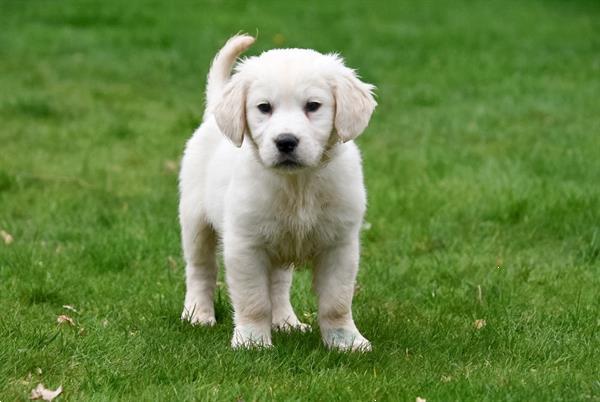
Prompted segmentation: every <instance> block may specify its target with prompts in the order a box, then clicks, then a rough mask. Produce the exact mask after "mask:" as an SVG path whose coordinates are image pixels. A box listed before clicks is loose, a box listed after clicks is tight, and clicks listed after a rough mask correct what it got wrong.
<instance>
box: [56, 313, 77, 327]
mask: <svg viewBox="0 0 600 402" xmlns="http://www.w3.org/2000/svg"><path fill="white" fill-rule="evenodd" d="M56 322H58V323H59V324H64V323H67V324H69V325H73V326H75V321H73V319H72V318H71V317H69V316H68V315H64V314H62V315H59V316H58V317H57V318H56Z"/></svg>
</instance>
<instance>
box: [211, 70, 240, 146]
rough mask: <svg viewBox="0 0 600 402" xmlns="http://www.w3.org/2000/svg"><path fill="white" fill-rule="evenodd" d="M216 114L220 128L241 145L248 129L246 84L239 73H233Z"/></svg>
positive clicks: (216, 108) (235, 142)
mask: <svg viewBox="0 0 600 402" xmlns="http://www.w3.org/2000/svg"><path fill="white" fill-rule="evenodd" d="M214 115H215V120H216V121H217V126H219V130H221V132H222V133H223V134H225V136H226V137H227V138H229V139H230V140H231V142H233V144H234V145H235V146H236V147H238V148H239V147H241V146H242V141H243V140H244V133H245V131H246V86H245V84H244V80H243V79H242V78H241V77H240V75H239V74H235V75H233V76H232V77H231V79H230V80H229V82H228V83H227V84H226V85H225V88H224V89H223V95H222V97H221V100H220V101H219V103H218V104H217V106H216V107H215V110H214Z"/></svg>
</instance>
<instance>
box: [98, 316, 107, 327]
mask: <svg viewBox="0 0 600 402" xmlns="http://www.w3.org/2000/svg"><path fill="white" fill-rule="evenodd" d="M100 323H101V324H102V326H103V327H104V328H106V327H108V320H107V319H106V318H105V319H103V320H102V321H101V322H100Z"/></svg>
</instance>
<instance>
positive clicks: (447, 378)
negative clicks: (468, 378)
mask: <svg viewBox="0 0 600 402" xmlns="http://www.w3.org/2000/svg"><path fill="white" fill-rule="evenodd" d="M450 381H452V376H451V375H443V374H442V382H450Z"/></svg>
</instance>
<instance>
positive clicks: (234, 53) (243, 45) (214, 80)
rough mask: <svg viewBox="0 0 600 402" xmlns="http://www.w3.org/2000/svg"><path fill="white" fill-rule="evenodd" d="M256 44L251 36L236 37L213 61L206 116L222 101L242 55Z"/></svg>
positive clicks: (208, 84)
mask: <svg viewBox="0 0 600 402" xmlns="http://www.w3.org/2000/svg"><path fill="white" fill-rule="evenodd" d="M253 43H254V38H253V37H252V36H249V35H235V36H233V37H231V38H230V39H229V40H228V41H227V43H225V46H223V48H222V49H221V50H219V53H217V55H216V56H215V58H214V59H213V62H212V65H211V66H210V71H209V72H208V78H207V83H206V111H205V112H204V115H205V116H207V115H208V114H210V113H212V111H213V110H214V108H215V106H216V105H217V103H219V100H220V99H221V94H222V93H223V88H224V87H225V84H227V81H229V77H230V75H231V69H232V68H233V64H234V63H235V60H236V59H237V58H238V56H239V55H240V54H242V53H243V52H244V51H246V49H248V48H249V47H250V46H251V45H252V44H253Z"/></svg>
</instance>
